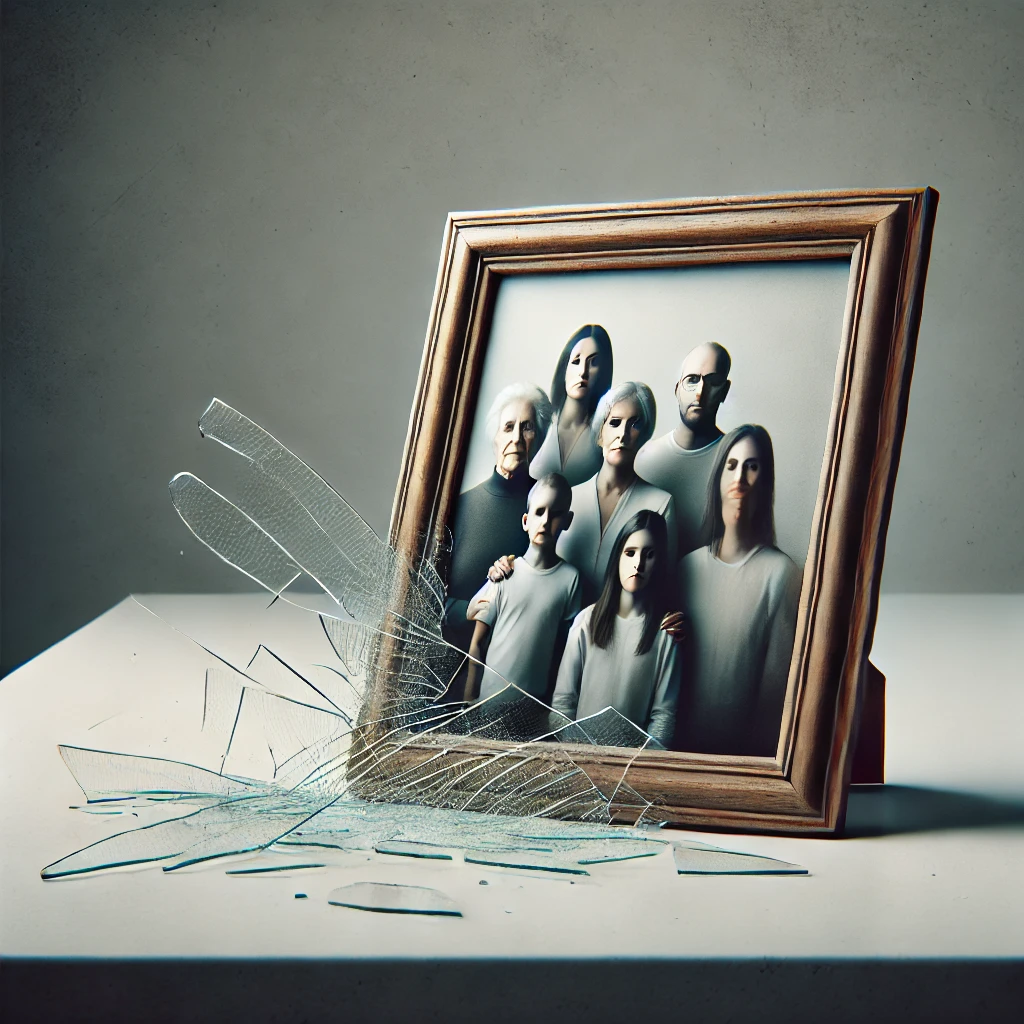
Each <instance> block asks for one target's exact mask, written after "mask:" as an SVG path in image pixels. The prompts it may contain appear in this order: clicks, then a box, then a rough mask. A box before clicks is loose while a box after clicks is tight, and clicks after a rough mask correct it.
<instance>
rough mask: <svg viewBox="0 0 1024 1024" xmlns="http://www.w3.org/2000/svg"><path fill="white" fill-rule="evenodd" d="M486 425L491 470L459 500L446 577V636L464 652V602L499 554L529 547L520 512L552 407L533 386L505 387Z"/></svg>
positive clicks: (467, 632) (467, 628) (467, 625)
mask: <svg viewBox="0 0 1024 1024" xmlns="http://www.w3.org/2000/svg"><path fill="white" fill-rule="evenodd" d="M486 423H487V433H488V436H489V437H490V438H491V439H492V446H493V451H494V469H493V470H492V471H491V474H490V476H489V477H488V478H487V479H486V480H483V481H482V482H480V483H478V484H477V485H476V486H475V487H471V488H470V489H469V490H467V491H465V492H463V493H462V494H461V495H460V497H459V504H458V509H457V511H456V515H455V528H454V530H453V540H454V546H453V549H452V559H451V568H450V571H449V573H448V600H447V602H446V606H445V625H446V627H447V628H446V630H445V632H446V635H447V636H448V639H449V642H451V643H454V644H456V645H457V646H459V647H462V648H463V649H464V650H465V649H466V647H467V646H468V644H469V639H470V637H471V635H472V631H473V626H474V624H473V623H471V622H467V621H466V611H467V608H468V605H469V600H470V598H472V597H473V595H474V594H475V593H476V592H477V591H478V590H479V589H480V587H481V585H482V584H483V583H484V581H485V579H486V576H487V570H488V568H489V567H490V565H491V563H492V562H493V561H494V560H495V559H496V558H498V556H499V555H504V554H509V553H511V554H515V555H521V554H523V553H524V552H525V551H526V548H527V546H528V545H529V542H530V539H529V537H528V536H527V534H526V533H525V532H524V530H523V513H524V512H525V511H526V496H527V495H528V494H529V492H530V488H531V487H533V485H534V483H535V481H534V479H533V478H532V477H531V476H530V473H529V468H528V467H529V463H530V458H531V457H532V456H533V455H534V454H536V452H537V450H538V449H539V448H540V446H541V444H542V443H543V441H544V435H545V434H546V433H547V430H548V426H549V424H550V423H551V404H550V402H548V397H547V395H545V394H544V392H543V391H542V390H541V389H540V388H539V387H537V386H536V385H535V384H527V383H523V382H519V383H516V384H510V385H509V386H508V387H506V388H504V389H503V390H502V391H500V392H499V393H498V396H497V397H496V398H495V399H494V402H493V403H492V404H491V407H490V409H489V410H488V413H487V419H486Z"/></svg>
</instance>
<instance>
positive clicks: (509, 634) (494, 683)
mask: <svg viewBox="0 0 1024 1024" xmlns="http://www.w3.org/2000/svg"><path fill="white" fill-rule="evenodd" d="M571 503H572V488H570V487H569V484H568V482H567V481H566V479H565V477H564V476H562V475H561V474H560V473H549V474H548V475H547V476H545V477H542V478H541V479H540V480H538V481H537V483H535V484H534V485H533V488H532V489H531V491H530V493H529V496H528V497H527V511H526V514H525V515H524V516H523V529H524V530H525V531H526V533H527V536H528V537H529V538H530V546H529V548H527V550H526V554H525V555H523V556H522V558H521V559H517V560H516V569H515V572H514V573H513V574H512V575H511V576H510V577H509V578H508V579H506V580H502V581H501V583H490V582H488V583H486V584H484V586H483V588H482V589H481V590H480V591H479V592H478V593H477V594H476V596H475V597H474V598H473V600H472V601H470V603H469V611H468V612H467V614H466V617H467V618H468V619H470V620H475V621H476V627H475V629H474V631H473V639H472V641H471V643H470V645H469V653H470V656H471V657H472V658H475V659H476V660H475V661H470V663H469V671H468V673H467V677H466V689H465V693H464V698H465V699H466V700H467V701H471V700H476V698H477V695H478V693H479V696H481V697H490V696H493V695H494V694H496V693H499V692H500V691H501V690H503V689H504V688H505V686H506V680H507V682H509V683H515V685H516V686H518V687H519V688H520V689H521V690H525V691H526V692H527V693H529V694H532V695H533V696H534V697H538V698H540V699H541V700H544V699H545V698H546V697H547V695H548V690H549V680H550V677H551V664H552V661H553V659H554V655H555V654H556V653H558V652H556V646H557V644H558V641H559V639H560V638H561V640H562V643H563V644H564V642H565V634H566V630H567V627H568V626H569V625H570V624H571V623H572V620H573V619H574V618H575V617H576V615H577V613H578V612H579V610H580V578H579V573H577V571H576V570H575V569H574V568H573V567H572V566H571V565H569V563H568V562H563V561H562V559H561V558H559V557H558V555H556V554H555V544H556V542H557V541H558V537H559V534H561V532H562V531H563V530H565V529H567V528H568V526H569V524H570V523H571V522H572V512H571V511H570V510H569V506H570V505H571ZM480 662H483V663H484V664H486V665H487V667H488V668H489V669H492V670H493V671H489V672H486V673H485V672H484V669H483V665H481V664H480ZM481 677H485V678H484V681H483V686H482V687H481V685H480V680H481Z"/></svg>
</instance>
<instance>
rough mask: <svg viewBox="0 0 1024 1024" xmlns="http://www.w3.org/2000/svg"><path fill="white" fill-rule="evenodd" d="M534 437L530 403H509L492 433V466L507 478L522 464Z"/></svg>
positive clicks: (528, 458)
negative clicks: (495, 430)
mask: <svg viewBox="0 0 1024 1024" xmlns="http://www.w3.org/2000/svg"><path fill="white" fill-rule="evenodd" d="M536 440H537V422H536V419H535V418H534V412H533V405H532V404H531V403H530V402H527V401H515V402H509V404H508V405H506V406H505V408H504V409H502V410H501V415H500V416H499V417H498V432H497V433H496V434H495V435H494V465H495V466H496V467H497V469H498V472H499V473H501V474H502V475H503V476H506V477H510V476H511V475H512V474H513V473H515V471H516V470H517V469H520V468H521V467H525V466H526V465H527V464H528V463H529V461H530V456H531V455H532V454H533V446H534V443H535V442H536Z"/></svg>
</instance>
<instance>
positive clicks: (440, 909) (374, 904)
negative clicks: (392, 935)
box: [327, 882, 462, 917]
mask: <svg viewBox="0 0 1024 1024" xmlns="http://www.w3.org/2000/svg"><path fill="white" fill-rule="evenodd" d="M327 902H328V903H330V904H331V905H332V906H335V907H349V908H351V909H352V910H372V911H375V912H376V913H378V914H427V915H429V916H437V917H462V911H461V910H459V905H458V904H457V903H456V902H455V900H453V899H452V898H451V897H450V896H447V895H446V894H445V893H443V892H441V891H440V890H438V889H428V888H426V887H425V886H422V885H393V884H391V883H388V882H353V883H352V884H351V885H343V886H341V887H340V888H339V889H333V890H332V891H331V893H330V894H329V895H328V897H327Z"/></svg>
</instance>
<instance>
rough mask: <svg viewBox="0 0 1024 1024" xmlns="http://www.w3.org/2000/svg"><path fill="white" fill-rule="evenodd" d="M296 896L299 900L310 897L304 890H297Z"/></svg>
mask: <svg viewBox="0 0 1024 1024" xmlns="http://www.w3.org/2000/svg"><path fill="white" fill-rule="evenodd" d="M295 898H296V899H297V900H308V899H309V897H308V896H307V895H306V894H305V893H304V892H297V893H296V894H295Z"/></svg>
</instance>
